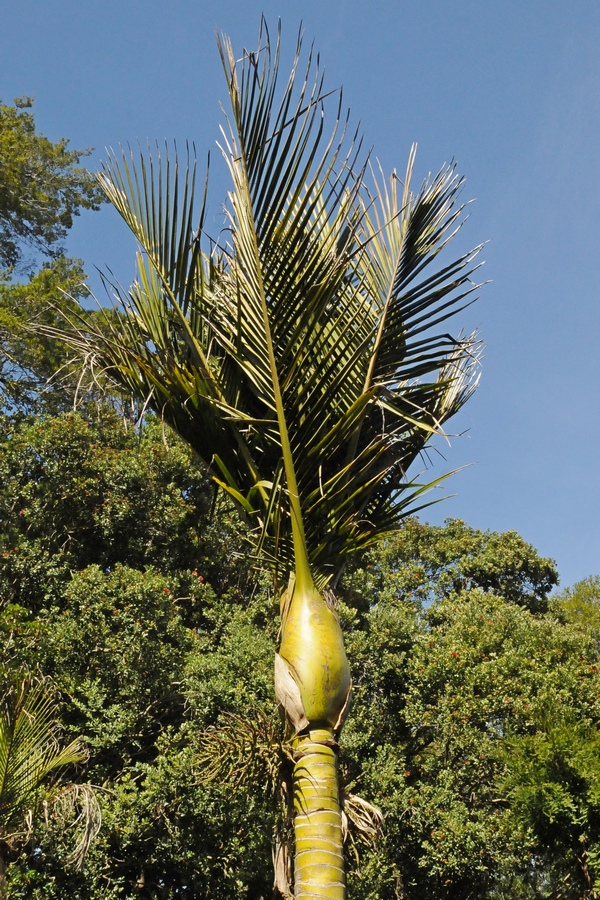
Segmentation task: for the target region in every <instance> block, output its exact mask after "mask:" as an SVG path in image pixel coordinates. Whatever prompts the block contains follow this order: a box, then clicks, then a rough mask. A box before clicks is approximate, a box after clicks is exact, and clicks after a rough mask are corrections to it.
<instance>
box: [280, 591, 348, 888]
mask: <svg viewBox="0 0 600 900" xmlns="http://www.w3.org/2000/svg"><path fill="white" fill-rule="evenodd" d="M276 690H277V694H278V697H279V699H280V702H281V704H282V706H283V707H284V709H285V711H286V714H287V716H288V720H289V721H290V723H291V725H292V728H293V730H294V731H295V732H296V734H295V735H294V738H293V746H294V757H295V765H294V772H293V786H294V787H293V790H294V833H295V841H296V850H295V857H294V872H295V875H294V882H295V888H294V897H295V900H344V898H345V896H346V882H345V877H344V860H343V841H342V813H341V807H340V797H339V778H338V745H337V740H336V738H337V734H338V732H339V730H340V729H341V727H342V724H343V720H344V715H345V712H346V710H347V708H348V702H349V697H350V691H351V679H350V668H349V666H348V660H347V658H346V651H345V649H344V639H343V635H342V630H341V628H340V623H339V620H338V617H337V615H336V614H335V612H334V611H333V610H332V609H330V608H329V607H328V606H327V604H326V602H325V600H324V598H323V597H322V596H321V595H320V594H319V592H318V591H317V589H316V587H315V586H314V584H312V580H311V582H309V584H308V585H307V584H306V581H304V582H303V583H302V584H301V585H300V586H299V585H298V583H296V584H295V585H294V586H293V588H292V590H291V597H289V595H288V594H286V595H284V598H283V601H282V639H281V646H280V648H279V654H278V659H277V663H276Z"/></svg>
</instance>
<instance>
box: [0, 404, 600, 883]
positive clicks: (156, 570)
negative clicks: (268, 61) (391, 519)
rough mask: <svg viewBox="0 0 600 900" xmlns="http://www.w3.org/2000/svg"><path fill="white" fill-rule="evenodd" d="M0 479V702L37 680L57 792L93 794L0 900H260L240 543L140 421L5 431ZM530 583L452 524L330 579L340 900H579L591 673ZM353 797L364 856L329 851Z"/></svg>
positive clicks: (581, 649)
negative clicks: (341, 642) (73, 742)
mask: <svg viewBox="0 0 600 900" xmlns="http://www.w3.org/2000/svg"><path fill="white" fill-rule="evenodd" d="M0 464H1V465H2V477H1V478H0V485H1V487H0V519H1V521H2V526H3V527H2V538H1V541H2V549H1V551H0V593H1V594H2V598H3V605H2V610H1V615H0V627H1V629H2V633H3V636H4V640H3V641H2V647H3V650H2V660H1V670H2V673H3V678H4V679H7V678H14V677H15V673H18V672H23V671H29V672H31V671H34V672H37V673H38V674H39V675H43V676H45V677H51V678H52V680H53V682H54V683H55V684H56V685H57V687H58V689H59V690H60V691H61V694H62V696H63V698H64V703H63V705H62V707H61V710H60V718H61V720H62V726H63V729H64V730H65V736H66V737H68V736H69V735H71V736H72V737H73V738H74V737H76V736H81V738H82V740H83V741H84V742H85V744H86V746H87V747H88V751H89V760H88V762H87V763H86V765H85V770H84V771H82V772H81V773H80V777H81V780H85V781H88V782H90V783H92V784H96V785H99V786H101V787H102V788H103V790H102V792H101V793H100V794H99V803H100V806H101V810H102V819H103V824H102V829H101V832H100V834H99V835H98V837H97V839H96V841H95V842H94V844H93V845H92V847H91V848H90V851H89V853H88V857H87V861H86V863H85V865H84V867H83V869H82V870H81V871H76V870H75V869H74V868H73V867H72V866H70V865H69V861H68V857H69V853H70V852H71V851H72V840H71V839H70V838H69V835H68V834H65V835H64V836H63V835H62V834H61V833H60V832H59V833H57V832H56V831H54V832H52V831H51V830H48V831H47V830H46V826H45V825H44V822H43V820H42V821H38V822H37V823H36V828H35V833H34V836H33V838H32V840H31V841H30V843H29V844H28V846H27V847H26V848H25V849H24V850H23V852H22V853H21V855H20V856H19V858H18V859H17V860H16V861H15V862H13V863H12V864H11V865H10V866H9V867H8V870H7V872H8V876H9V878H10V879H11V882H10V883H11V890H12V891H13V894H12V895H11V896H15V897H19V898H23V900H25V898H36V900H41V898H43V900H50V898H59V897H64V896H70V897H71V896H72V897H74V898H80V900H83V898H86V900H95V898H96V897H97V898H98V900H100V898H105V897H114V898H127V900H133V898H135V897H140V896H141V897H146V898H156V900H158V898H166V897H178V896H180V897H189V898H208V897H210V898H211V900H212V898H216V900H219V898H225V897H227V898H231V897H237V898H240V900H241V898H247V900H251V898H252V900H254V898H257V897H261V896H262V897H265V898H267V897H270V896H271V895H272V874H271V844H272V839H273V835H272V833H271V830H270V829H265V827H264V822H265V821H268V819H269V817H270V816H271V812H272V810H273V809H276V808H277V807H278V803H279V800H278V796H279V787H278V783H277V779H276V778H275V779H274V778H273V775H272V773H273V769H274V767H275V769H277V767H278V766H279V763H280V762H283V765H284V768H285V760H286V749H285V746H286V745H285V739H284V735H283V732H282V731H281V729H280V725H279V720H278V717H277V713H276V704H275V697H274V694H273V688H272V674H271V666H272V653H273V648H274V646H275V642H276V639H277V634H276V627H277V626H276V623H275V620H274V618H273V610H274V609H275V608H276V605H277V598H276V597H275V596H274V595H273V591H272V587H271V581H270V578H269V577H265V576H262V577H258V573H252V572H250V571H249V566H248V561H247V558H246V556H245V552H244V544H243V541H242V539H241V534H242V532H243V525H242V523H241V522H240V520H239V519H238V517H237V516H236V515H235V513H234V512H233V510H232V509H231V508H228V507H227V505H221V506H219V507H217V510H216V511H215V512H214V513H213V516H212V518H211V516H210V512H211V508H212V505H213V503H214V496H213V489H212V488H211V487H210V484H209V482H208V481H207V479H206V474H205V472H204V470H203V469H202V467H199V466H198V464H197V462H196V461H195V459H194V456H193V454H192V453H191V451H190V450H189V449H187V448H186V446H185V445H184V444H182V443H181V442H180V441H178V440H177V439H176V438H175V437H174V436H173V435H172V434H171V433H170V432H168V431H165V430H164V428H163V426H162V425H161V423H160V422H158V421H153V420H152V419H150V420H149V421H148V422H147V425H146V427H145V428H144V429H142V430H141V431H139V430H138V429H136V428H135V427H133V425H131V424H130V423H128V422H127V420H124V419H123V418H122V417H119V416H118V415H117V414H116V413H115V412H114V411H112V410H110V409H105V410H101V409H98V408H93V407H90V409H89V411H88V414H87V415H86V416H82V415H81V414H74V413H72V414H68V415H66V416H60V417H57V418H47V419H46V420H45V421H44V422H41V421H40V422H33V423H26V422H22V423H20V424H16V425H15V424H14V423H10V424H8V423H7V424H6V425H5V429H4V433H3V436H2V440H1V442H0ZM519 560H520V561H521V562H518V561H519ZM521 569H527V572H528V576H527V578H520V577H518V573H519V572H520V571H521ZM490 573H492V574H490ZM492 576H493V577H492ZM555 581H556V571H555V569H554V567H553V565H552V562H551V561H550V560H546V559H543V558H541V557H540V556H539V555H538V554H537V553H536V552H535V550H534V549H533V548H532V547H531V546H530V545H528V544H527V543H526V542H525V541H523V540H522V539H521V538H519V537H518V536H517V535H515V534H514V533H510V532H509V533H506V534H496V533H482V532H478V531H476V530H474V529H471V528H469V527H468V526H467V525H465V524H464V523H461V522H458V521H450V522H448V523H447V525H446V526H444V527H433V526H427V525H424V524H422V523H419V522H417V521H416V520H414V521H412V520H411V521H409V522H407V524H406V526H405V528H404V529H403V530H402V531H401V532H400V533H399V534H398V536H397V538H395V539H394V540H393V541H390V542H387V543H385V544H384V545H382V547H381V548H380V549H377V550H373V551H371V552H370V554H369V555H368V557H365V558H364V560H362V561H361V563H360V565H358V566H357V567H355V568H354V570H353V571H352V572H348V573H347V575H346V577H345V579H344V581H343V582H342V583H341V584H340V593H341V598H342V599H341V601H340V606H339V613H340V617H341V621H342V626H343V629H344V633H345V638H346V642H347V646H348V648H349V655H350V659H351V661H352V662H351V665H352V677H353V681H354V685H355V689H354V707H353V710H352V711H351V713H350V716H349V718H348V721H347V724H346V740H345V743H344V748H343V751H342V755H341V770H342V779H343V785H344V796H345V797H346V801H345V803H346V806H345V808H346V809H347V815H348V817H349V819H350V826H351V827H350V832H349V837H348V839H347V843H346V852H347V868H348V879H349V892H350V896H352V897H354V898H357V900H372V898H375V897H377V898H378V900H386V898H389V900H395V898H397V897H398V896H403V897H405V898H407V900H413V898H414V900H417V898H419V900H420V898H426V900H427V898H431V900H433V898H436V900H437V898H439V897H447V898H453V897H457V896H460V897H468V898H481V900H484V898H485V900H488V898H489V900H492V898H505V900H513V898H515V897H522V898H527V900H542V898H546V897H552V896H554V894H553V892H556V891H557V890H558V889H559V886H560V889H561V890H562V891H563V896H564V897H565V898H569V900H578V898H580V897H581V896H585V891H588V893H589V892H590V891H592V890H593V889H594V884H595V883H596V880H597V878H598V875H599V873H598V871H597V863H596V854H597V848H598V846H599V844H598V842H599V841H600V819H599V818H598V812H599V810H598V803H597V799H596V788H595V784H596V778H597V777H598V775H599V771H598V766H599V765H600V764H599V763H598V759H599V757H598V753H597V729H598V722H599V716H600V707H599V703H598V697H599V696H600V657H599V652H598V646H597V640H596V639H595V635H594V633H593V631H589V630H588V629H587V627H586V625H585V622H584V621H582V617H581V616H580V615H579V616H577V617H575V618H577V621H573V620H572V619H571V618H570V613H569V602H570V598H571V596H572V593H573V592H572V591H571V592H567V593H566V594H565V595H558V596H557V597H556V598H555V599H552V601H551V602H550V605H549V609H548V611H544V610H545V609H546V605H547V603H548V594H549V591H550V589H551V587H552V585H553V584H554V583H555ZM365 597H370V598H371V600H370V602H368V603H365V599H364V598H365ZM532 598H533V600H532ZM251 724H252V727H251ZM215 742H216V744H215ZM240 742H242V743H243V748H244V750H243V754H242V756H240V755H239V747H240ZM215 746H218V747H219V753H220V758H221V759H222V761H223V764H222V765H221V767H220V768H219V767H217V769H215V768H214V765H213V767H212V769H211V767H210V766H209V765H208V762H207V760H209V759H213V761H214V754H213V756H212V757H211V755H210V754H211V752H212V750H214V747H215ZM207 748H208V749H207ZM235 748H237V749H235ZM233 785H235V789H234V787H233ZM357 796H359V797H360V798H362V800H363V801H366V802H368V803H371V804H372V805H375V806H377V807H379V808H380V809H381V810H382V812H383V813H384V816H385V822H384V827H383V831H382V832H381V833H380V834H378V835H377V836H375V835H373V838H374V839H373V840H370V839H368V834H367V835H365V834H363V833H361V832H359V831H356V830H353V829H352V818H351V816H352V815H360V814H361V811H362V812H363V813H364V810H365V807H363V806H360V804H359V801H356V800H355V799H354V798H356V797H357ZM357 804H358V805H357ZM375 830H376V831H377V829H375ZM589 896H590V897H591V896H592V894H591V893H589Z"/></svg>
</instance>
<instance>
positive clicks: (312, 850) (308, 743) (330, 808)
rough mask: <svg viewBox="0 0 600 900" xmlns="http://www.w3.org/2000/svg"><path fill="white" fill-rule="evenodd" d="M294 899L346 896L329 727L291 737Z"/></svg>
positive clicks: (333, 746)
mask: <svg viewBox="0 0 600 900" xmlns="http://www.w3.org/2000/svg"><path fill="white" fill-rule="evenodd" d="M294 750H295V758H296V761H295V765H294V812H295V816H294V835H295V839H296V852H295V860H294V876H295V877H294V897H295V900H315V898H327V900H344V898H345V896H346V879H345V875H344V858H343V845H342V815H341V809H340V797H339V787H338V766H337V742H336V741H335V739H334V736H333V729H331V728H319V729H314V730H311V731H310V732H309V733H308V734H306V735H299V736H298V737H297V738H296V740H295V741H294Z"/></svg>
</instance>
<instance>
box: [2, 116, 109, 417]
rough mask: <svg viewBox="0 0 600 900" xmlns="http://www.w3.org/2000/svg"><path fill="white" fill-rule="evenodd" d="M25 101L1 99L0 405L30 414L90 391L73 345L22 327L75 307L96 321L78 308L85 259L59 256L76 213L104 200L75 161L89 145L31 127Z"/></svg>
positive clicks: (63, 406) (52, 408)
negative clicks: (74, 146)
mask: <svg viewBox="0 0 600 900" xmlns="http://www.w3.org/2000/svg"><path fill="white" fill-rule="evenodd" d="M31 106H32V101H31V100H29V99H28V98H21V99H20V100H16V101H15V105H14V106H7V105H3V104H0V405H1V407H2V409H3V410H4V411H8V412H10V413H11V414H15V413H20V414H29V415H31V414H34V413H43V412H44V411H46V412H50V413H55V412H58V411H59V410H61V409H66V408H69V406H72V405H73V402H74V399H75V396H76V394H77V391H78V389H79V393H80V395H81V396H83V397H84V398H85V397H86V390H87V391H89V387H90V385H89V383H87V382H86V383H82V382H81V370H80V366H77V367H75V366H74V365H73V364H72V363H71V362H70V360H71V357H72V355H73V354H72V351H70V350H69V349H68V348H67V347H66V345H64V344H61V343H60V342H57V341H55V340H53V341H50V340H48V339H47V338H46V339H45V338H43V337H41V336H40V335H39V334H38V335H37V336H36V335H34V334H33V333H32V332H31V331H30V330H29V329H28V327H27V326H28V325H29V324H31V323H37V324H47V325H52V324H55V325H56V324H57V323H58V321H59V320H61V321H62V319H61V318H60V315H61V314H62V316H65V315H67V316H70V315H74V314H75V313H76V312H78V313H79V314H80V315H82V314H83V315H85V316H88V317H90V318H91V319H94V313H93V312H83V310H82V306H81V304H82V302H83V301H85V300H86V298H87V297H88V296H89V290H88V288H87V285H86V275H85V272H84V271H83V264H82V262H81V260H76V259H68V258H67V257H65V255H64V251H65V246H64V241H65V238H66V236H67V233H68V231H69V229H70V228H71V226H72V225H73V219H74V217H75V216H77V215H79V212H80V211H81V210H82V209H98V207H99V204H100V203H102V202H103V196H102V192H101V190H100V188H99V185H98V183H97V180H96V178H95V177H94V176H93V175H92V174H91V173H90V172H88V171H87V170H86V169H85V168H83V167H82V166H80V165H79V162H80V160H81V158H82V157H85V156H86V155H87V154H88V153H89V151H88V150H85V151H79V150H70V149H68V141H67V140H64V139H63V140H60V141H57V142H56V143H53V142H52V141H50V140H49V139H48V138H47V137H45V136H44V135H42V134H40V133H39V132H37V131H36V128H35V121H34V117H33V113H32V112H31V111H30V110H31ZM44 259H45V262H44V263H43V264H42V265H41V266H40V260H44ZM50 379H52V382H51V383H49V380H50ZM44 386H47V390H46V391H42V388H43V387H44Z"/></svg>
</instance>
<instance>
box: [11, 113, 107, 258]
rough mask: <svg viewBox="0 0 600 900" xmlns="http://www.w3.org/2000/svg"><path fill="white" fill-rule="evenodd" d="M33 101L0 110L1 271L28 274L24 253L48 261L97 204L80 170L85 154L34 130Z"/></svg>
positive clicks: (90, 180) (90, 179)
mask: <svg viewBox="0 0 600 900" xmlns="http://www.w3.org/2000/svg"><path fill="white" fill-rule="evenodd" d="M32 105H33V101H32V100H31V99H30V98H29V97H21V98H19V99H17V100H15V104H14V106H8V105H5V104H1V105H0V268H5V269H7V268H15V267H18V266H23V267H25V268H28V267H29V266H30V265H31V261H30V260H28V259H27V258H25V257H24V253H25V252H26V250H28V249H29V250H31V251H33V252H34V253H35V254H36V255H39V254H41V255H42V256H50V257H53V258H56V257H59V256H61V255H63V252H64V247H63V244H62V242H63V241H64V239H65V237H66V235H67V232H68V230H69V229H70V228H71V226H72V224H73V217H74V216H76V215H78V214H79V211H80V210H81V209H97V208H98V206H99V204H100V203H101V202H102V197H101V192H100V191H99V189H98V185H97V182H96V179H95V178H94V176H93V175H92V174H91V173H90V172H88V171H87V170H86V169H85V168H83V167H81V166H79V161H80V159H81V157H82V156H86V155H88V154H89V153H90V151H89V150H69V149H68V143H69V142H68V141H67V140H64V139H63V140H60V141H57V142H56V143H53V142H52V141H50V140H48V138H47V137H45V136H44V135H42V134H39V132H37V131H36V129H35V122H34V118H33V114H32V113H31V112H30V111H29V110H30V109H31V107H32Z"/></svg>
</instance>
